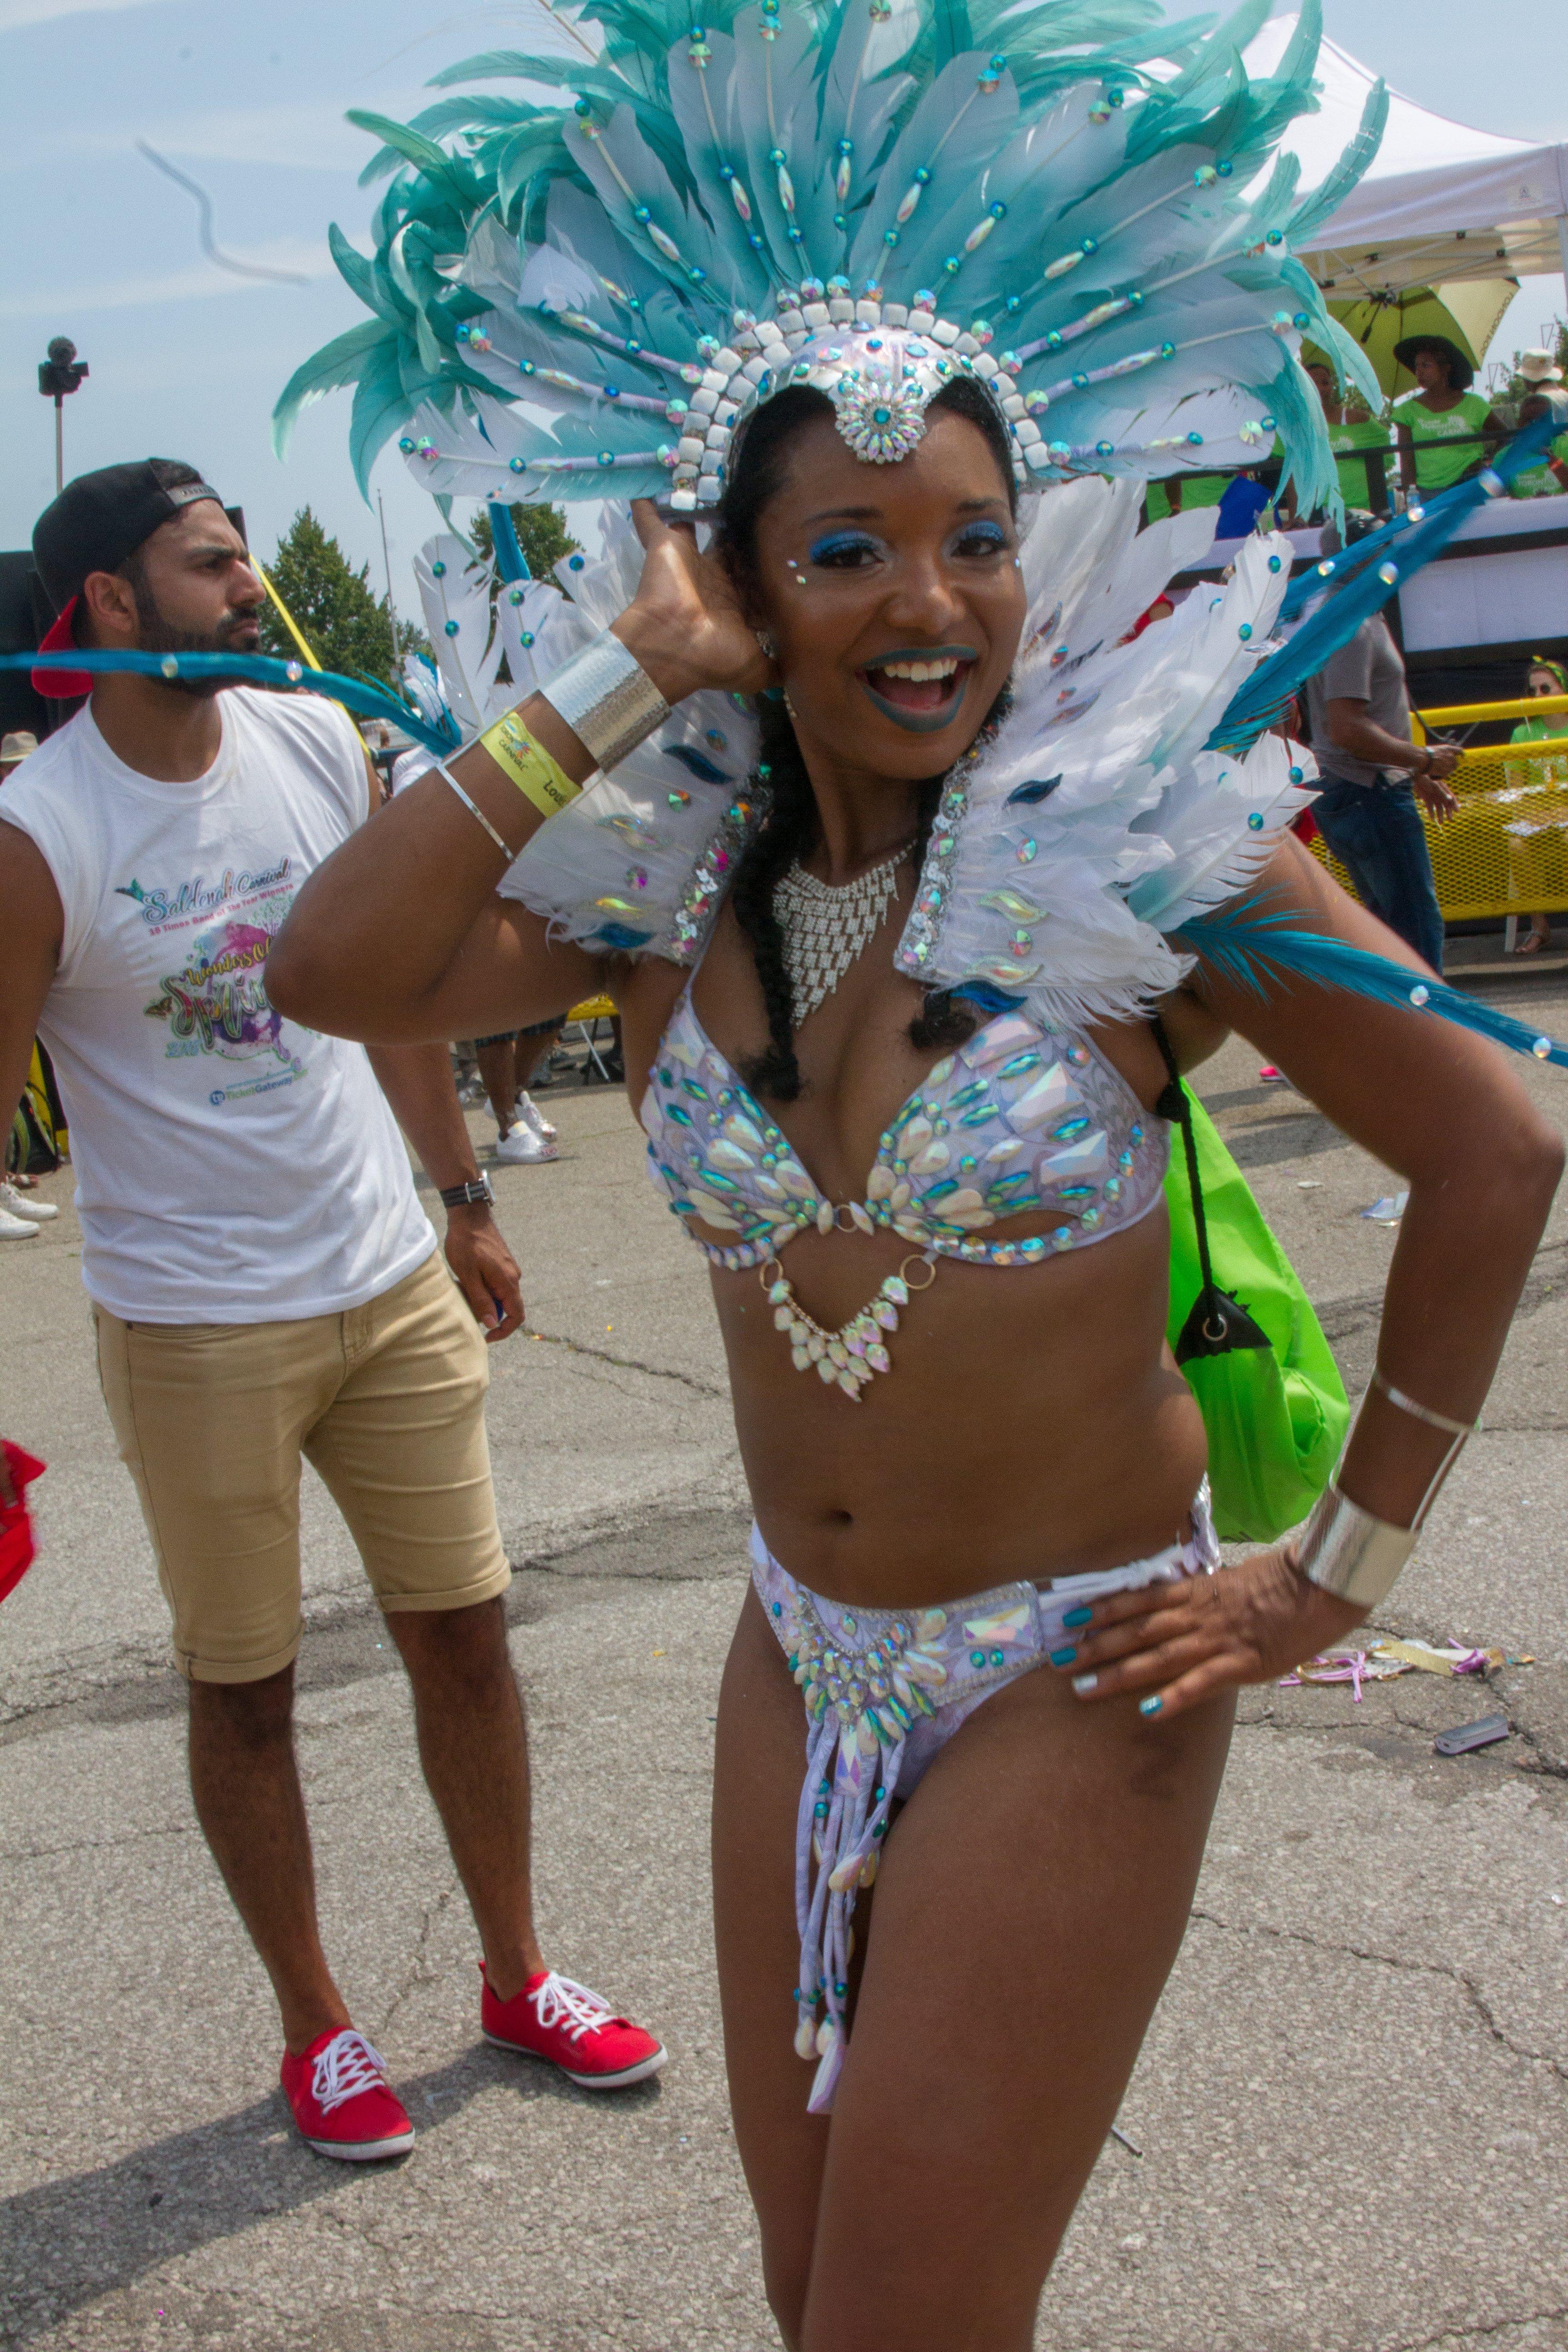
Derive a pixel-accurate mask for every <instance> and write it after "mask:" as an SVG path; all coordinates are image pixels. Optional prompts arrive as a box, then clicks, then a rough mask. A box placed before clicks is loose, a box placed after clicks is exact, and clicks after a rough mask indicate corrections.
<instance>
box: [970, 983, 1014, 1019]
mask: <svg viewBox="0 0 1568 2352" xmlns="http://www.w3.org/2000/svg"><path fill="white" fill-rule="evenodd" d="M952 993H953V995H954V996H966V997H967V998H968V999H969V1002H970V1003H972V1004H978V1005H979V1007H980V1010H981V1011H982V1013H990V1014H991V1016H992V1018H993V1019H994V1018H995V1016H996V1014H997V1013H1013V1012H1016V1010H1017V1008H1018V1006H1019V1005H1020V1004H1022V1003H1024V999H1023V998H1022V997H1021V996H1009V995H1008V993H1007V992H1006V990H1005V988H993V987H992V985H991V982H989V981H988V980H965V981H961V982H960V983H959V985H958V986H957V987H956V988H955V989H954V990H953V991H952Z"/></svg>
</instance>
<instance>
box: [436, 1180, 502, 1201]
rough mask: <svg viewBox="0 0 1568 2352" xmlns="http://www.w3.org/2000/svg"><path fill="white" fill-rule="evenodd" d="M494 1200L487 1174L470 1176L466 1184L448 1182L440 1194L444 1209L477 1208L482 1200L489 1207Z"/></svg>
mask: <svg viewBox="0 0 1568 2352" xmlns="http://www.w3.org/2000/svg"><path fill="white" fill-rule="evenodd" d="M494 1200H495V1194H494V1193H493V1192H491V1190H490V1180H489V1177H488V1176H478V1177H471V1178H470V1179H469V1181H468V1183H466V1184H448V1185H447V1187H446V1189H445V1191H444V1192H442V1194H441V1206H442V1207H443V1208H444V1209H470V1208H477V1207H478V1206H479V1203H480V1202H483V1203H484V1205H485V1206H486V1207H487V1208H489V1206H490V1205H491V1204H492V1203H493V1202H494Z"/></svg>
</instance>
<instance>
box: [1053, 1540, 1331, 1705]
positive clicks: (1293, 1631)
mask: <svg viewBox="0 0 1568 2352" xmlns="http://www.w3.org/2000/svg"><path fill="white" fill-rule="evenodd" d="M1287 1550H1288V1546H1287V1545H1284V1544H1278V1545H1276V1546H1275V1547H1274V1549H1272V1550H1271V1551H1260V1552H1254V1553H1253V1555H1252V1557H1251V1559H1244V1560H1242V1561H1241V1562H1239V1564H1238V1565H1237V1567H1235V1568H1221V1569H1218V1570H1215V1574H1214V1575H1213V1576H1188V1577H1183V1578H1182V1579H1181V1580H1179V1581H1178V1582H1174V1583H1169V1584H1146V1585H1143V1586H1142V1587H1141V1588H1140V1590H1138V1591H1135V1592H1116V1593H1112V1594H1111V1595H1110V1598H1109V1599H1107V1600H1105V1601H1097V1602H1096V1603H1095V1605H1094V1608H1093V1610H1092V1612H1090V1615H1089V1621H1088V1622H1087V1623H1085V1624H1084V1625H1083V1626H1082V1629H1081V1631H1078V1630H1077V1629H1075V1638H1074V1641H1073V1643H1072V1654H1071V1655H1070V1656H1068V1654H1067V1650H1066V1644H1065V1643H1064V1645H1063V1647H1062V1648H1061V1649H1058V1650H1057V1651H1055V1652H1053V1654H1052V1658H1051V1663H1052V1664H1053V1665H1055V1666H1057V1668H1058V1672H1059V1673H1062V1674H1065V1675H1071V1677H1072V1685H1073V1689H1074V1691H1075V1692H1076V1693H1077V1695H1078V1696H1079V1698H1080V1699H1082V1700H1084V1701H1085V1702H1086V1703H1089V1704H1092V1703H1093V1702H1094V1701H1095V1700H1097V1699H1106V1698H1121V1697H1131V1698H1136V1699H1137V1701H1138V1706H1139V1712H1140V1714H1142V1715H1146V1716H1151V1717H1156V1716H1157V1717H1160V1718H1161V1719H1162V1720H1163V1718H1164V1717H1166V1716H1171V1715H1179V1714H1181V1712H1182V1711H1183V1709H1184V1708H1185V1707H1189V1706H1197V1705H1198V1704H1199V1703H1200V1702H1201V1701H1202V1700H1204V1699H1206V1698H1213V1697H1214V1696H1215V1694H1216V1692H1219V1691H1223V1690H1232V1689H1235V1688H1236V1687H1237V1685H1241V1684H1244V1683H1271V1682H1276V1681H1278V1680H1279V1676H1280V1675H1288V1674H1289V1673H1290V1671H1291V1669H1292V1668H1293V1667H1295V1666H1299V1665H1300V1664H1301V1662H1302V1660H1303V1659H1305V1658H1313V1657H1316V1656H1317V1655H1318V1654H1319V1652H1320V1651H1321V1650H1325V1649H1327V1648H1329V1647H1330V1646H1331V1644H1332V1643H1335V1642H1338V1641H1342V1639H1343V1637H1344V1636H1345V1634H1347V1633H1350V1632H1351V1631H1352V1628H1353V1627H1355V1626H1357V1625H1359V1624H1360V1623H1361V1622H1362V1620H1363V1618H1364V1616H1365V1615H1366V1612H1365V1610H1364V1609H1355V1608H1352V1606H1351V1604H1350V1603H1349V1602H1348V1601H1339V1600H1336V1599H1335V1597H1334V1595H1333V1594H1332V1593H1331V1592H1324V1591H1321V1588H1320V1587H1319V1586H1317V1585H1315V1584H1313V1583H1311V1582H1310V1581H1309V1580H1308V1579H1307V1578H1306V1577H1304V1576H1303V1575H1302V1574H1301V1573H1300V1570H1299V1569H1296V1568H1294V1567H1292V1565H1291V1563H1290V1560H1289V1559H1288V1558H1287V1556H1286V1555H1287Z"/></svg>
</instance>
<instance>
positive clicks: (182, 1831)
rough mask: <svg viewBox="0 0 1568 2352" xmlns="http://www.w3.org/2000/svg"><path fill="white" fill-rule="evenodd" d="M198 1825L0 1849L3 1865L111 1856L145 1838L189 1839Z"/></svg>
mask: <svg viewBox="0 0 1568 2352" xmlns="http://www.w3.org/2000/svg"><path fill="white" fill-rule="evenodd" d="M194 1829H195V1822H172V1823H171V1824H170V1825H169V1827H168V1828H167V1829H162V1830H127V1831H126V1832H125V1833H124V1835H123V1836H122V1837H107V1838H78V1839H76V1840H75V1841H74V1842H73V1843H70V1844H68V1845H26V1846H7V1847H5V1848H4V1849H0V1863H6V1862H52V1861H54V1860H55V1859H56V1857H57V1856H58V1855H60V1854H62V1853H113V1852H114V1850H115V1848H116V1847H118V1846H122V1845H138V1844H140V1843H142V1840H143V1839H146V1838H178V1837H189V1836H190V1835H191V1832H193V1830H194Z"/></svg>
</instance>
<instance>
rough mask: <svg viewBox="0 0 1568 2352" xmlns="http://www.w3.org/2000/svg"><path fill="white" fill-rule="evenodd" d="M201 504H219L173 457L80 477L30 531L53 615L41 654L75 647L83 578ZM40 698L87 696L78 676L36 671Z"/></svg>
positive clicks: (109, 567)
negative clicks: (77, 608)
mask: <svg viewBox="0 0 1568 2352" xmlns="http://www.w3.org/2000/svg"><path fill="white" fill-rule="evenodd" d="M200 499H216V501H217V504H218V505H219V506H222V504H223V500H222V499H221V498H219V497H218V493H217V492H216V490H215V489H214V488H212V487H211V485H210V484H209V483H207V482H205V481H204V480H203V479H202V477H201V475H200V474H198V473H197V471H196V469H195V467H194V466H187V465H184V464H183V463H182V462H181V460H180V459H178V458H177V457H143V458H141V459H139V460H137V461H135V462H133V463H132V464H130V465H125V466H104V467H100V470H99V471H98V472H97V473H96V474H81V475H79V476H78V478H77V479H76V480H75V481H74V482H69V483H68V484H67V486H66V488H64V489H63V490H62V491H61V492H60V495H59V497H58V499H56V500H55V502H54V504H53V505H52V506H49V507H46V508H45V509H44V511H43V513H42V514H41V515H40V516H39V517H38V520H37V523H36V524H35V525H34V527H33V561H34V562H35V563H36V564H37V567H38V575H39V577H40V579H41V580H42V581H43V583H44V586H45V589H46V590H47V593H48V598H49V602H50V604H53V606H54V607H55V611H56V613H57V614H58V619H57V620H56V622H55V625H54V626H53V627H52V628H51V629H50V631H49V633H48V635H47V636H46V637H45V639H44V641H43V643H42V645H41V646H39V648H38V650H39V652H40V653H47V654H52V653H67V652H68V651H69V650H70V648H71V646H74V644H75V643H76V635H75V623H76V607H77V599H78V597H79V595H80V594H81V591H82V587H83V584H84V583H85V582H86V580H87V578H88V575H89V572H118V571H119V569H120V567H121V564H122V563H123V562H125V561H126V559H127V557H129V556H132V555H134V554H135V552H136V551H137V549H138V548H139V547H142V546H144V545H145V544H146V542H147V541H148V540H150V539H151V538H152V536H153V532H154V531H155V530H158V529H159V528H160V526H161V525H162V524H163V523H166V522H169V521H171V520H173V518H174V516H175V515H177V514H181V513H183V512H184V509H185V508H186V507H190V506H195V505H196V504H197V502H198V501H199V500H200ZM33 684H34V686H35V688H37V691H38V693H40V694H45V695H49V696H52V697H53V698H55V699H57V700H59V699H63V698H69V697H72V696H76V695H81V694H86V693H88V692H89V691H90V689H91V686H92V680H91V678H90V677H89V676H88V674H87V673H86V671H84V670H81V671H79V670H58V669H57V670H47V669H40V670H35V671H34V673H33Z"/></svg>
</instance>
